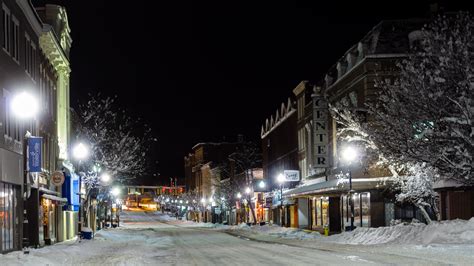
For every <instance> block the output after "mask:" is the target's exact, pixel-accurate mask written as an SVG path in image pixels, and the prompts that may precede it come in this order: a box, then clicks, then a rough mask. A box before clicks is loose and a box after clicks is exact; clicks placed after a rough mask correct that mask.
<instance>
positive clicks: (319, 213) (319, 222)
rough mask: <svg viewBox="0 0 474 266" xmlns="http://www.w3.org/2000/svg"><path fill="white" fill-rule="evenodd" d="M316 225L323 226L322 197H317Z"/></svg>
mask: <svg viewBox="0 0 474 266" xmlns="http://www.w3.org/2000/svg"><path fill="white" fill-rule="evenodd" d="M316 226H318V227H321V226H322V220H321V198H316Z"/></svg>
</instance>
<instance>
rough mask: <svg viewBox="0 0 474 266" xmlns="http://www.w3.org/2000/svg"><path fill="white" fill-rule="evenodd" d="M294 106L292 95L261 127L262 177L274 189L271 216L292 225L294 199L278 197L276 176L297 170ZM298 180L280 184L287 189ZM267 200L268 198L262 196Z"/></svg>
mask: <svg viewBox="0 0 474 266" xmlns="http://www.w3.org/2000/svg"><path fill="white" fill-rule="evenodd" d="M297 118H298V117H297V110H296V109H295V107H294V103H293V102H292V100H291V99H288V102H287V104H286V105H285V103H282V104H281V107H280V108H279V109H278V110H277V111H276V113H275V116H271V117H270V118H269V119H266V121H265V123H264V125H263V126H262V129H261V134H260V137H261V140H262V155H263V161H262V168H263V179H264V180H265V181H266V182H267V183H268V187H269V189H268V190H269V191H271V190H275V192H276V193H274V196H273V198H269V199H268V200H270V201H271V202H272V204H271V208H272V214H271V216H272V220H273V222H274V223H277V224H280V223H281V220H282V219H283V223H284V224H285V225H291V224H293V225H295V221H294V220H291V217H295V216H292V215H291V213H292V212H295V211H297V208H296V204H295V201H293V200H291V201H285V202H282V201H281V196H280V195H279V191H280V190H279V183H277V177H278V175H280V174H284V172H285V171H288V170H293V171H294V170H298V169H299V167H298V137H297V131H296V127H297ZM296 184H297V182H288V183H286V182H285V184H283V186H284V187H285V188H286V189H287V188H289V187H294V186H295V185H296ZM265 200H267V199H265ZM282 203H283V205H285V209H284V213H282V212H281V204H282Z"/></svg>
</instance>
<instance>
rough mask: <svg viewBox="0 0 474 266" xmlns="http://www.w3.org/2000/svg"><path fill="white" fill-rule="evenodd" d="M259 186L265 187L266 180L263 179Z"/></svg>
mask: <svg viewBox="0 0 474 266" xmlns="http://www.w3.org/2000/svg"><path fill="white" fill-rule="evenodd" d="M258 187H259V188H265V182H264V181H263V180H262V181H260V183H258Z"/></svg>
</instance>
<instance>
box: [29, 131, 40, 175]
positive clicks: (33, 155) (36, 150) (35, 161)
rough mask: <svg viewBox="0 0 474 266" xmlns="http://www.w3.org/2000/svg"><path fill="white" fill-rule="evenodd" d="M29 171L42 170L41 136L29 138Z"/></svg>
mask: <svg viewBox="0 0 474 266" xmlns="http://www.w3.org/2000/svg"><path fill="white" fill-rule="evenodd" d="M28 171H29V172H32V173H34V172H41V138H40V137H29V138H28Z"/></svg>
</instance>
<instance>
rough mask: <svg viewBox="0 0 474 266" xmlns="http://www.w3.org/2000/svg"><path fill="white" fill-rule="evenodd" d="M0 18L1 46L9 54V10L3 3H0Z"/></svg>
mask: <svg viewBox="0 0 474 266" xmlns="http://www.w3.org/2000/svg"><path fill="white" fill-rule="evenodd" d="M2 20H3V43H2V47H3V49H4V50H5V52H7V53H8V54H10V49H11V17H10V10H9V9H8V7H7V6H5V4H2Z"/></svg>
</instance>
